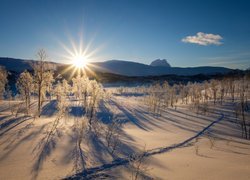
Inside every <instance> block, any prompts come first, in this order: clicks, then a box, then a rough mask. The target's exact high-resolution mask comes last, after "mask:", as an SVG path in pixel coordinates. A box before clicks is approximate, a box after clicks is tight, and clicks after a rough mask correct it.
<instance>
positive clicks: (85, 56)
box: [59, 36, 100, 78]
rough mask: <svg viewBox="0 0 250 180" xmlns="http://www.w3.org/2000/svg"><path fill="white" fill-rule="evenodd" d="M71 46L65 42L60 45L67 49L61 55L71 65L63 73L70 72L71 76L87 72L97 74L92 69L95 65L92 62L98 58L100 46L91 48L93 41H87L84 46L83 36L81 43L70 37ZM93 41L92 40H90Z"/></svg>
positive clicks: (80, 39)
mask: <svg viewBox="0 0 250 180" xmlns="http://www.w3.org/2000/svg"><path fill="white" fill-rule="evenodd" d="M69 40H70V46H71V48H69V47H68V46H66V45H65V44H64V43H61V42H59V43H60V45H61V46H62V47H63V49H64V50H65V54H63V55H61V56H62V57H63V58H64V59H65V60H66V61H67V63H68V64H70V66H69V67H68V68H66V69H65V70H64V71H63V73H68V72H70V78H72V77H73V76H75V74H79V73H80V74H86V72H88V73H91V74H92V75H95V73H94V72H93V71H92V70H91V69H92V68H91V67H93V66H94V65H93V64H91V62H93V61H95V59H96V58H97V52H98V51H99V50H100V48H96V49H93V50H90V49H91V43H86V45H85V46H84V43H83V38H82V36H80V38H79V43H78V44H77V43H76V42H75V41H73V38H69ZM90 42H92V41H90Z"/></svg>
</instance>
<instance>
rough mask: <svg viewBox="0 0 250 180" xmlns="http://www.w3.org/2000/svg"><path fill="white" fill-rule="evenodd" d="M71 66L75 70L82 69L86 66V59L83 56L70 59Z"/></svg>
mask: <svg viewBox="0 0 250 180" xmlns="http://www.w3.org/2000/svg"><path fill="white" fill-rule="evenodd" d="M72 64H73V65H74V66H75V67H76V68H81V69H83V68H85V67H86V66H87V58H86V57H84V56H83V55H75V56H74V57H72Z"/></svg>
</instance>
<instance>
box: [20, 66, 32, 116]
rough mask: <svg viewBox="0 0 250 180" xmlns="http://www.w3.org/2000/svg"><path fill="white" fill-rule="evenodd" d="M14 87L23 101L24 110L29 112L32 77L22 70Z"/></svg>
mask: <svg viewBox="0 0 250 180" xmlns="http://www.w3.org/2000/svg"><path fill="white" fill-rule="evenodd" d="M16 87H17V89H18V91H19V92H20V94H21V97H22V98H23V99H24V101H25V105H26V111H27V114H29V109H30V97H31V93H32V92H33V90H34V84H33V77H32V75H31V74H30V73H29V72H28V71H26V70H25V71H24V72H22V73H21V74H20V76H19V78H18V79H17V83H16Z"/></svg>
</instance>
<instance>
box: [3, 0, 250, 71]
mask: <svg viewBox="0 0 250 180" xmlns="http://www.w3.org/2000/svg"><path fill="white" fill-rule="evenodd" d="M249 9H250V1H248V0H245V1H244V0H230V1H229V0H203V1H201V0H188V1H187V0H182V1H181V0H172V1H170V0H0V56H1V57H13V58H23V59H35V58H36V53H37V51H38V50H39V49H41V48H43V49H45V50H46V51H47V53H48V55H49V60H50V61H55V62H61V63H65V62H68V60H69V59H70V56H72V53H73V54H76V53H79V51H80V49H81V50H82V51H84V52H85V53H86V54H87V56H88V59H89V60H90V61H105V60H112V59H117V60H128V61H135V62H139V63H144V64H149V63H150V62H151V61H153V60H155V59H167V60H168V62H169V63H170V64H171V65H172V66H175V67H176V66H179V67H193V66H224V67H229V68H239V69H246V68H249V67H250V10H249ZM80 47H82V48H80ZM74 49H75V51H74Z"/></svg>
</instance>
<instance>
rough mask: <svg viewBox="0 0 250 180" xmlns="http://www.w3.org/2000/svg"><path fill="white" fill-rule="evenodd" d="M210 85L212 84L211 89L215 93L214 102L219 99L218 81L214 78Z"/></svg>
mask: <svg viewBox="0 0 250 180" xmlns="http://www.w3.org/2000/svg"><path fill="white" fill-rule="evenodd" d="M210 86H211V91H212V94H213V99H214V104H215V102H216V99H217V92H218V89H219V88H218V82H217V81H216V80H214V79H212V80H211V82H210Z"/></svg>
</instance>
